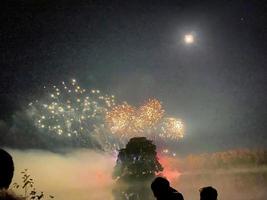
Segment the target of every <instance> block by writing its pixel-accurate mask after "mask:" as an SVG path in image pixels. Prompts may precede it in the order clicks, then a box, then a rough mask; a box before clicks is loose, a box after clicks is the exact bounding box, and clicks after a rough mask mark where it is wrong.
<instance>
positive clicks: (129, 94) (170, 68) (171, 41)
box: [0, 0, 267, 151]
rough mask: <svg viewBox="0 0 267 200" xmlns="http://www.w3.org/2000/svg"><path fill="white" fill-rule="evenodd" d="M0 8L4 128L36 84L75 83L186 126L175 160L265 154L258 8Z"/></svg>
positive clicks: (175, 4)
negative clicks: (154, 104)
mask: <svg viewBox="0 0 267 200" xmlns="http://www.w3.org/2000/svg"><path fill="white" fill-rule="evenodd" d="M107 2H108V3H107ZM0 4H1V5H0V7H1V8H0V20H1V23H0V24H1V31H0V50H1V58H0V66H1V73H0V81H1V83H0V110H1V113H0V120H1V121H2V122H3V123H7V124H9V125H10V126H12V116H13V115H14V113H15V112H16V111H18V110H21V109H22V108H23V107H24V106H25V105H27V103H28V102H29V101H31V100H32V99H35V98H38V97H40V96H42V92H43V91H42V88H43V86H44V85H47V84H58V83H60V82H61V81H64V80H69V79H71V78H76V79H77V80H78V81H79V82H80V84H81V85H82V86H83V87H84V88H99V89H101V90H103V91H105V92H107V93H110V94H115V95H116V96H117V97H118V99H120V100H125V101H127V102H129V103H131V104H134V105H136V106H138V105H140V104H142V103H143V102H144V101H145V100H146V99H148V98H149V97H155V98H158V99H159V100H161V101H162V103H163V105H164V107H165V109H166V112H167V113H168V114H169V115H171V116H175V117H179V118H181V119H183V120H184V121H185V124H186V136H185V138H184V139H183V140H182V141H180V142H179V145H178V146H179V147H177V148H178V149H181V151H182V150H185V149H186V150H185V151H189V150H192V151H215V150H216V151H217V150H224V149H233V148H241V147H252V148H260V147H264V146H266V145H267V135H266V134H267V132H266V130H267V104H266V102H267V94H266V93H265V91H266V90H267V68H266V63H267V57H266V55H267V42H266V41H267V14H266V13H267V3H265V1H260V0H257V1H256V0H255V1H249V0H243V1H241V0H235V1H229V0H220V1H215V0H212V1H193V0H188V1H167V0H165V1H145V3H144V2H143V1H134V3H133V2H132V3H130V2H128V1H77V0H76V1H63V0H61V1H56V0H54V1H52V0H51V1H49V0H39V1H33V0H32V1H29V0H21V1H1V3H0ZM187 33H193V34H194V35H195V42H194V43H193V44H191V45H188V44H185V43H184V41H183V37H184V35H185V34H187Z"/></svg>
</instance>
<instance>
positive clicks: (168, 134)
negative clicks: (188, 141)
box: [159, 117, 184, 140]
mask: <svg viewBox="0 0 267 200" xmlns="http://www.w3.org/2000/svg"><path fill="white" fill-rule="evenodd" d="M161 131H162V132H161V133H160V134H159V136H160V137H162V138H170V139H174V140H179V139H181V138H183V137H184V124H183V122H182V121H181V120H179V119H176V118H172V117H168V118H165V119H164V120H163V122H162V124H161Z"/></svg>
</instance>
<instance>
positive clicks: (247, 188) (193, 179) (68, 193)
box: [7, 149, 267, 200]
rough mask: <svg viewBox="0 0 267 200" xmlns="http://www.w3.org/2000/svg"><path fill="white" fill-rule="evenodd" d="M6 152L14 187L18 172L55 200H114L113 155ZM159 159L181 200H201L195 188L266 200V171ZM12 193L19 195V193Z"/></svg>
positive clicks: (230, 196)
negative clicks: (194, 166)
mask: <svg viewBox="0 0 267 200" xmlns="http://www.w3.org/2000/svg"><path fill="white" fill-rule="evenodd" d="M7 150H8V151H9V152H10V153H11V154H12V156H13V159H14V162H15V175H14V179H13V183H15V182H16V183H18V184H22V178H21V177H22V174H21V171H23V170H24V169H28V172H29V174H30V175H31V177H32V178H33V179H34V187H35V188H36V190H37V191H43V192H44V193H45V194H46V195H53V196H55V199H56V200H73V199H79V200H98V199H99V200H100V199H111V200H116V197H114V196H113V193H112V190H113V188H114V186H115V181H114V180H112V177H111V176H112V171H113V167H114V166H115V162H116V156H115V155H114V156H112V155H110V154H104V153H101V152H96V151H92V150H86V149H79V150H75V151H70V152H68V153H64V154H57V153H51V152H47V151H39V150H38V151H37V150H27V151H21V150H14V149H7ZM195 156H196V157H197V155H195ZM159 157H160V158H159V159H160V162H161V163H162V165H163V166H164V167H165V170H164V173H163V174H164V175H165V176H167V177H168V179H169V180H170V182H171V185H172V186H173V187H174V188H176V189H178V190H179V191H180V192H182V193H183V195H184V198H185V199H195V200H197V199H199V192H198V190H199V188H201V187H203V186H208V185H211V186H213V187H215V188H216V189H217V190H218V192H219V199H228V200H241V199H242V200H244V199H247V200H250V199H251V200H252V199H253V200H264V199H265V197H266V195H267V192H266V191H265V189H266V186H267V173H266V172H267V170H266V167H265V166H259V167H250V168H240V169H237V168H231V167H229V168H227V169H214V170H206V169H205V168H202V169H201V168H198V169H197V170H196V169H195V170H194V169H189V168H190V167H189V166H186V165H187V164H185V160H186V157H185V158H178V157H177V158H173V157H166V156H165V157H164V156H159ZM186 168H188V170H187V169H186ZM13 190H14V191H15V192H16V193H20V194H23V193H22V192H23V191H21V190H17V189H13ZM125 199H126V198H125Z"/></svg>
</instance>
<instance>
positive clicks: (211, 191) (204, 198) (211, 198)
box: [199, 186, 218, 200]
mask: <svg viewBox="0 0 267 200" xmlns="http://www.w3.org/2000/svg"><path fill="white" fill-rule="evenodd" d="M199 191H200V200H217V196H218V193H217V190H216V189H215V188H213V187H211V186H208V187H203V188H201V189H200V190H199Z"/></svg>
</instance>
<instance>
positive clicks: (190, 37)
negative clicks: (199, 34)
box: [184, 34, 194, 44]
mask: <svg viewBox="0 0 267 200" xmlns="http://www.w3.org/2000/svg"><path fill="white" fill-rule="evenodd" d="M184 42H185V43H186V44H192V43H194V36H193V35H192V34H186V35H185V36H184Z"/></svg>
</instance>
